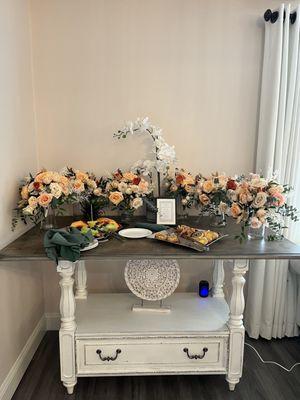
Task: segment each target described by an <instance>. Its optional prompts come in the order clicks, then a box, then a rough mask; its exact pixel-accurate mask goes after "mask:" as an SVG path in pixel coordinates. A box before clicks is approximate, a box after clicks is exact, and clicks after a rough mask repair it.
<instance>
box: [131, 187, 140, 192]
mask: <svg viewBox="0 0 300 400" xmlns="http://www.w3.org/2000/svg"><path fill="white" fill-rule="evenodd" d="M131 190H132V192H133V193H137V192H138V191H139V187H138V185H131Z"/></svg>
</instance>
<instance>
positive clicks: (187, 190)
mask: <svg viewBox="0 0 300 400" xmlns="http://www.w3.org/2000/svg"><path fill="white" fill-rule="evenodd" d="M198 178H199V177H198V176H193V175H192V174H191V173H190V172H188V171H186V170H185V169H176V170H175V176H174V177H173V176H170V175H168V176H167V177H166V192H167V195H168V196H170V197H176V198H179V200H180V203H181V205H182V207H183V210H186V209H188V208H192V207H193V206H194V205H195V204H196V198H197V196H198V194H199V193H198Z"/></svg>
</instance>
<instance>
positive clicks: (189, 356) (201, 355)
mask: <svg viewBox="0 0 300 400" xmlns="http://www.w3.org/2000/svg"><path fill="white" fill-rule="evenodd" d="M183 351H184V352H185V353H186V355H187V356H188V358H189V359H190V360H201V359H202V358H204V357H205V354H206V353H207V352H208V348H207V347H203V349H202V351H203V354H193V355H191V354H190V353H189V349H188V348H187V347H185V348H184V349H183Z"/></svg>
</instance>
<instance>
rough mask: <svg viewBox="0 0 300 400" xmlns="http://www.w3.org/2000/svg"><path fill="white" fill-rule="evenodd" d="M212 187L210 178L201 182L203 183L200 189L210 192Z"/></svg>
mask: <svg viewBox="0 0 300 400" xmlns="http://www.w3.org/2000/svg"><path fill="white" fill-rule="evenodd" d="M213 188H214V184H213V183H212V181H211V180H207V181H205V182H203V184H202V189H203V192H205V193H211V192H212V191H213Z"/></svg>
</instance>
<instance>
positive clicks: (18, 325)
mask: <svg viewBox="0 0 300 400" xmlns="http://www.w3.org/2000/svg"><path fill="white" fill-rule="evenodd" d="M0 54H1V62H0V88H1V90H0V139H1V141H0V142H1V145H0V171H1V172H0V249H1V248H2V247H3V246H4V245H6V244H7V243H8V242H9V241H11V240H13V239H14V238H15V237H16V236H18V235H19V234H20V233H21V232H22V230H24V227H22V228H21V227H20V228H19V229H18V230H17V231H16V232H15V233H12V232H11V230H10V226H11V210H12V208H13V207H14V206H15V202H16V199H17V188H18V181H19V180H20V179H21V177H23V176H24V174H25V173H27V172H28V171H30V170H35V169H36V167H37V152H36V141H35V125H34V110H33V90H32V71H31V52H30V31H29V7H28V2H27V1H24V0H1V2H0ZM43 308H44V301H43V288H42V272H41V270H40V269H39V268H38V267H37V266H32V265H30V264H28V263H21V264H16V263H7V264H4V263H0V321H1V322H0V338H1V345H0V385H1V383H2V382H3V380H4V378H5V376H6V375H7V373H8V371H9V370H10V368H11V367H12V365H13V363H14V362H15V361H16V359H17V357H18V356H19V353H20V352H21V350H22V348H23V346H24V344H25V343H26V341H27V339H28V338H29V336H30V334H31V333H32V331H33V329H34V327H35V326H36V324H37V322H38V321H39V320H40V318H41V317H42V315H43Z"/></svg>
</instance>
